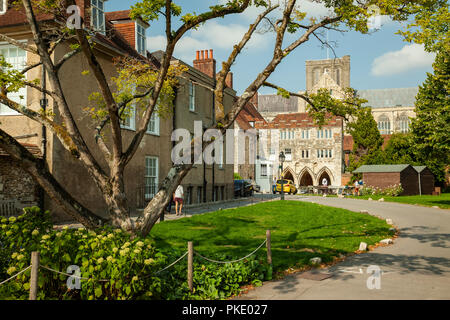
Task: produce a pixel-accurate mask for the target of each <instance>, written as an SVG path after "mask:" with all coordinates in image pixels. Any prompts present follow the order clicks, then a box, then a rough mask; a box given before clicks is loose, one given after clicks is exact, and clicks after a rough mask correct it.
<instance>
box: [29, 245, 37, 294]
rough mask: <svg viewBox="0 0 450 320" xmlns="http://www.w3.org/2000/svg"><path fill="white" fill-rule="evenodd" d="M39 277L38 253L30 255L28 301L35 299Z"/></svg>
mask: <svg viewBox="0 0 450 320" xmlns="http://www.w3.org/2000/svg"><path fill="white" fill-rule="evenodd" d="M38 277H39V252H32V253H31V279H30V300H36V299H37V291H38Z"/></svg>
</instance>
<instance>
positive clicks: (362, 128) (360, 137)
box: [347, 107, 384, 171]
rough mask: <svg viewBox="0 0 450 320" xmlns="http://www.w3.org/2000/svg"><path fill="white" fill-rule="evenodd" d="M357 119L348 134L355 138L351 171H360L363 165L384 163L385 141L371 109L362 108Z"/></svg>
mask: <svg viewBox="0 0 450 320" xmlns="http://www.w3.org/2000/svg"><path fill="white" fill-rule="evenodd" d="M355 118H356V119H355V121H352V122H350V123H349V124H348V125H347V132H348V133H349V134H351V135H352V137H353V150H352V153H351V155H350V166H349V170H350V171H354V170H356V169H358V168H359V167H360V166H362V165H363V164H375V163H374V162H380V161H382V160H381V159H382V158H381V156H382V154H381V146H382V145H383V141H384V140H383V137H382V136H381V134H380V131H379V130H378V125H377V122H376V121H375V119H374V117H373V115H372V109H371V108H370V107H365V108H361V109H360V110H359V111H358V113H357V114H356V115H355Z"/></svg>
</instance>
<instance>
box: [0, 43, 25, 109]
mask: <svg viewBox="0 0 450 320" xmlns="http://www.w3.org/2000/svg"><path fill="white" fill-rule="evenodd" d="M20 42H22V43H25V42H26V41H20ZM5 48H6V49H10V48H13V49H17V50H21V51H23V52H25V64H24V66H23V68H25V67H26V62H27V61H28V52H27V51H26V50H23V49H21V48H19V47H16V46H13V45H10V44H9V43H7V42H0V49H5ZM5 58H6V57H5ZM6 62H8V61H6ZM8 63H10V62H8ZM18 71H21V70H18ZM26 78H27V73H25V79H26ZM21 90H24V92H23V94H20V93H19V92H16V93H10V94H9V95H10V96H11V95H18V96H23V97H24V98H23V99H20V100H24V101H25V102H21V101H16V100H15V97H10V98H11V99H12V100H13V101H15V102H17V103H19V104H24V106H26V105H27V101H28V99H27V98H28V95H27V90H28V89H27V87H26V86H25V88H23V89H21ZM1 108H5V109H7V110H6V111H5V112H2V111H1ZM18 115H21V114H20V113H19V112H17V111H15V110H12V109H10V108H8V107H7V106H5V105H3V104H0V116H18Z"/></svg>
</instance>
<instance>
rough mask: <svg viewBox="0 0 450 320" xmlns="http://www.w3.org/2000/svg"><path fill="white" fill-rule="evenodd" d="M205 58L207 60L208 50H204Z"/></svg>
mask: <svg viewBox="0 0 450 320" xmlns="http://www.w3.org/2000/svg"><path fill="white" fill-rule="evenodd" d="M205 59H206V60H208V59H209V58H208V50H205Z"/></svg>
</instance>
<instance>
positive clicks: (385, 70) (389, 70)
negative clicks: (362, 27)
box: [371, 44, 435, 77]
mask: <svg viewBox="0 0 450 320" xmlns="http://www.w3.org/2000/svg"><path fill="white" fill-rule="evenodd" d="M434 59H435V54H431V53H428V52H425V50H424V47H423V45H419V44H411V45H405V46H404V47H403V48H402V49H400V50H398V51H390V52H387V53H385V54H383V55H382V56H380V57H378V58H376V59H375V60H374V61H373V63H372V70H371V74H372V75H374V76H378V77H380V76H389V75H394V74H400V73H404V72H407V71H409V70H412V69H421V68H426V67H430V66H431V65H432V64H433V62H434Z"/></svg>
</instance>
